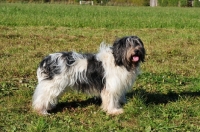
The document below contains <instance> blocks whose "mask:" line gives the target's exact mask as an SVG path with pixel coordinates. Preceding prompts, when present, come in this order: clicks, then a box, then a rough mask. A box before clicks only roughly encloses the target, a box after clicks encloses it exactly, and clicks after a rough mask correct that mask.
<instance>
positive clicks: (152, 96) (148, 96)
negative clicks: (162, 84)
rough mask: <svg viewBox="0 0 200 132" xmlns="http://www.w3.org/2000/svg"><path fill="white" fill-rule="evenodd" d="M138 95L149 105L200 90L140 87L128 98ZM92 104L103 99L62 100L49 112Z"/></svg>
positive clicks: (192, 93)
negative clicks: (155, 90) (158, 90)
mask: <svg viewBox="0 0 200 132" xmlns="http://www.w3.org/2000/svg"><path fill="white" fill-rule="evenodd" d="M136 95H137V96H139V97H141V98H142V99H143V100H144V103H145V104H146V105H149V104H155V105H159V104H167V103H169V102H176V101H177V100H178V98H179V97H180V96H185V97H197V96H200V91H198V92H181V93H176V92H169V93H167V94H163V93H149V92H147V91H146V90H144V89H138V90H135V91H133V92H129V93H127V95H126V97H127V99H129V98H132V97H134V96H136ZM91 104H95V105H99V106H100V105H101V99H100V98H96V97H93V98H89V99H87V100H83V101H72V102H61V103H58V105H57V106H56V108H54V109H53V110H51V111H49V113H57V112H61V111H63V109H65V108H67V109H71V110H75V109H76V108H77V107H81V108H85V107H87V106H89V105H91Z"/></svg>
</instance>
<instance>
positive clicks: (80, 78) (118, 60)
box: [33, 36, 145, 115]
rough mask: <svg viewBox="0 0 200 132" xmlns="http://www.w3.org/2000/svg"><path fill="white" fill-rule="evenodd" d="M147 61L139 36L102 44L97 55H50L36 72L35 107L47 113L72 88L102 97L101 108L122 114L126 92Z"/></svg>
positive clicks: (68, 53) (39, 111)
mask: <svg viewBox="0 0 200 132" xmlns="http://www.w3.org/2000/svg"><path fill="white" fill-rule="evenodd" d="M144 59H145V49H144V45H143V43H142V41H141V40H140V39H139V38H138V37H137V36H128V37H123V38H121V39H118V40H116V41H115V42H114V44H113V46H106V45H105V44H101V46H100V50H99V52H98V53H97V54H79V53H76V52H60V53H54V54H50V55H49V56H47V57H46V58H44V59H43V60H42V62H41V63H40V65H39V68H38V70H37V78H38V85H37V87H36V89H35V92H34V95H33V108H34V110H35V111H37V112H38V113H40V114H48V112H47V111H48V110H51V109H52V108H54V107H55V106H56V104H57V103H58V99H59V97H60V96H61V94H62V93H63V92H64V91H65V90H66V89H67V88H69V87H72V88H73V89H76V90H78V91H81V92H85V93H89V94H92V95H94V96H99V97H101V99H102V109H103V110H104V111H106V112H107V113H108V114H114V115H117V114H121V113H123V110H122V108H121V104H122V103H125V100H126V99H125V94H126V91H127V90H128V89H129V88H131V87H132V85H133V83H134V81H135V79H136V77H137V75H138V74H139V66H140V62H143V61H144Z"/></svg>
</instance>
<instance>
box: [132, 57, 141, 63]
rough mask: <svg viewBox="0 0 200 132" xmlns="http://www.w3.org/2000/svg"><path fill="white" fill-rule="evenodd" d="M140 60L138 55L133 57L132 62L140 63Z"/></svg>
mask: <svg viewBox="0 0 200 132" xmlns="http://www.w3.org/2000/svg"><path fill="white" fill-rule="evenodd" d="M139 60H140V57H139V56H138V55H134V56H132V61H133V62H138V61H139Z"/></svg>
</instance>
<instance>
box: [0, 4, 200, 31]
mask: <svg viewBox="0 0 200 132" xmlns="http://www.w3.org/2000/svg"><path fill="white" fill-rule="evenodd" d="M199 14H200V10H199V9H198V8H192V9H190V8H175V7H174V8H173V7H171V8H151V7H128V6H127V7H114V6H113V7H112V6H110V7H105V6H80V5H76V6H71V5H65V4H60V5H56V6H55V5H54V4H41V5H40V6H38V5H37V4H30V5H27V4H21V5H19V4H17V5H16V4H9V5H8V4H1V5H0V18H1V20H0V25H6V26H65V27H73V28H82V27H92V28H109V29H116V28H120V29H130V28H178V29H182V28H196V29H200V24H199ZM180 16H181V17H180Z"/></svg>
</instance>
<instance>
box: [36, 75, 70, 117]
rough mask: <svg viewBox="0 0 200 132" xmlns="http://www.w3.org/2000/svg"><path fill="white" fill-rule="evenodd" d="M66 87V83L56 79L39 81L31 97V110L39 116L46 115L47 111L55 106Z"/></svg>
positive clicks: (61, 79)
mask: <svg viewBox="0 0 200 132" xmlns="http://www.w3.org/2000/svg"><path fill="white" fill-rule="evenodd" d="M66 86H67V83H66V81H65V80H64V79H63V78H58V77H55V78H54V79H52V80H42V81H40V82H39V83H38V85H37V87H36V89H35V92H34V95H33V109H34V110H35V111H37V112H38V113H39V114H48V112H47V111H48V110H51V109H52V108H54V107H55V106H56V104H57V102H58V98H59V97H60V96H61V94H62V93H63V92H64V91H65V88H66Z"/></svg>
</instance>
